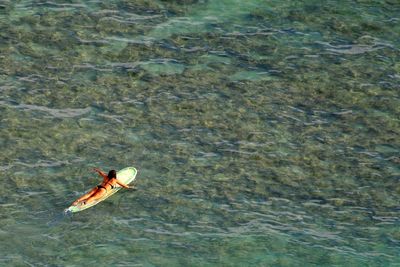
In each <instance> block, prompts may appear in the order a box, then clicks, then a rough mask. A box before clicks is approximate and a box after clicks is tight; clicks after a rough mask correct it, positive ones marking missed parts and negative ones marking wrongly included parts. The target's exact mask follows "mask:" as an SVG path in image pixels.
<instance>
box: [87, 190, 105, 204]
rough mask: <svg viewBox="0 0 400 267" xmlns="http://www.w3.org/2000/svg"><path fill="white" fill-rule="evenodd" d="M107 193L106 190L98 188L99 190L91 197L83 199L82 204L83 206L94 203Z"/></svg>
mask: <svg viewBox="0 0 400 267" xmlns="http://www.w3.org/2000/svg"><path fill="white" fill-rule="evenodd" d="M105 193H107V190H106V189H104V188H99V190H97V191H96V193H94V194H93V195H92V196H90V197H89V198H87V199H85V200H84V202H85V204H88V203H92V202H94V201H97V200H99V199H100V198H101V197H103V196H104V194H105Z"/></svg>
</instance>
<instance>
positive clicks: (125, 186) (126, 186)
mask: <svg viewBox="0 0 400 267" xmlns="http://www.w3.org/2000/svg"><path fill="white" fill-rule="evenodd" d="M117 184H118V185H120V186H122V187H123V188H126V189H133V188H134V187H133V186H129V185H127V184H124V183H121V182H120V181H118V180H117Z"/></svg>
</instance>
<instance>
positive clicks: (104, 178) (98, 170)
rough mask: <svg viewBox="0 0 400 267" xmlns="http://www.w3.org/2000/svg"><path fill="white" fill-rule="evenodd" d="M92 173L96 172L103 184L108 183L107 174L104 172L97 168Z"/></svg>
mask: <svg viewBox="0 0 400 267" xmlns="http://www.w3.org/2000/svg"><path fill="white" fill-rule="evenodd" d="M93 171H95V172H97V173H98V174H99V175H100V176H101V177H103V182H107V181H108V176H107V174H106V173H105V172H102V171H101V170H100V169H98V168H94V169H93Z"/></svg>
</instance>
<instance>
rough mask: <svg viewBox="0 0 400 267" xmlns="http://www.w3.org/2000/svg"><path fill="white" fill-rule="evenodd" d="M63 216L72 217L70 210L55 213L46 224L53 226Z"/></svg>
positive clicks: (60, 220)
mask: <svg viewBox="0 0 400 267" xmlns="http://www.w3.org/2000/svg"><path fill="white" fill-rule="evenodd" d="M65 218H72V212H71V211H69V210H65V211H63V212H61V213H58V214H56V215H55V216H54V218H53V219H52V220H51V221H49V222H48V223H47V226H49V227H54V226H56V225H58V224H59V223H60V222H62V221H63V220H64V219H65Z"/></svg>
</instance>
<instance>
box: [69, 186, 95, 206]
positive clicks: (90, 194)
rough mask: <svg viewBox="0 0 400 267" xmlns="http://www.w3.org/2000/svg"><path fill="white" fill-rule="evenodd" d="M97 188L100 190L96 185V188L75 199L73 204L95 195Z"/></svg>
mask: <svg viewBox="0 0 400 267" xmlns="http://www.w3.org/2000/svg"><path fill="white" fill-rule="evenodd" d="M97 190H99V188H98V187H97V186H96V187H95V188H93V189H92V190H90V191H89V192H88V193H86V194H84V195H83V196H81V197H80V198H78V199H77V200H75V201H74V203H72V205H76V204H78V203H79V202H81V201H82V200H84V199H87V198H90V197H91V196H93V195H94V194H95V193H96V192H97Z"/></svg>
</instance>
